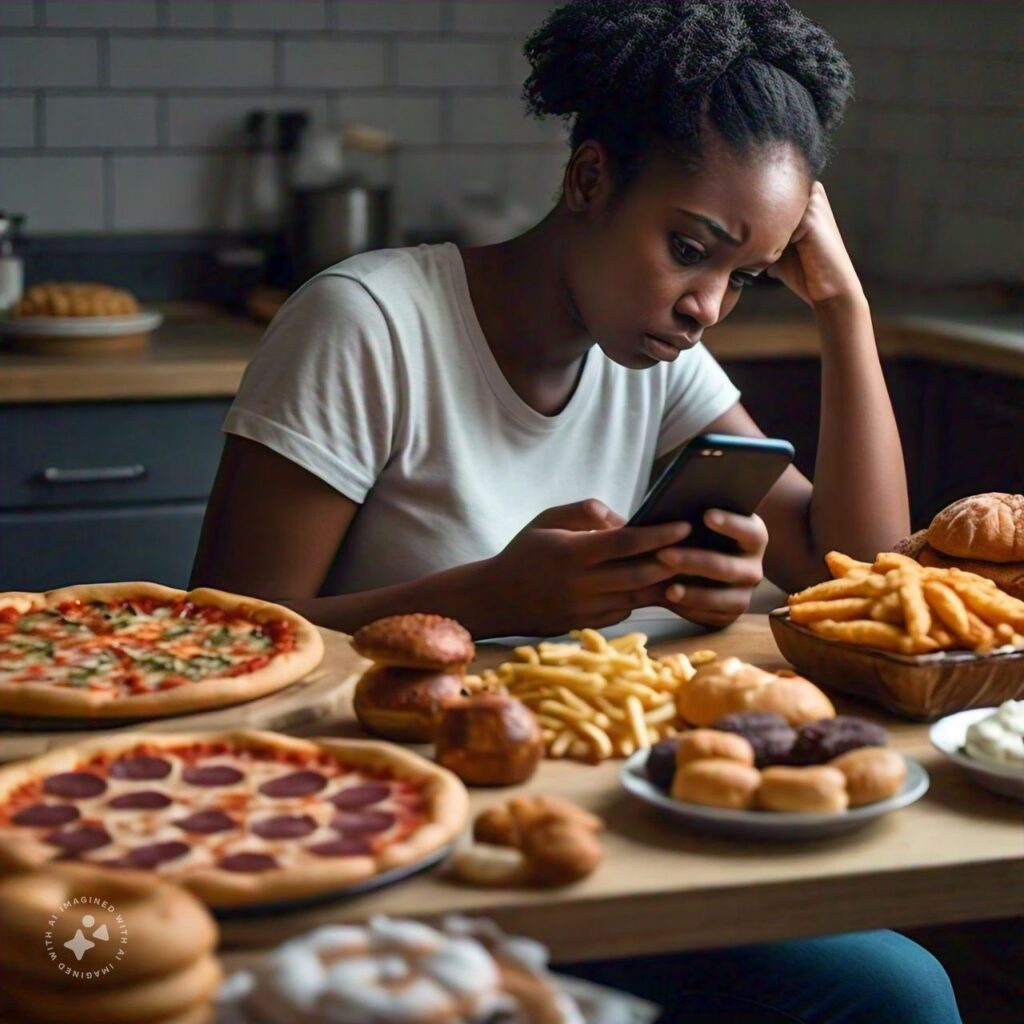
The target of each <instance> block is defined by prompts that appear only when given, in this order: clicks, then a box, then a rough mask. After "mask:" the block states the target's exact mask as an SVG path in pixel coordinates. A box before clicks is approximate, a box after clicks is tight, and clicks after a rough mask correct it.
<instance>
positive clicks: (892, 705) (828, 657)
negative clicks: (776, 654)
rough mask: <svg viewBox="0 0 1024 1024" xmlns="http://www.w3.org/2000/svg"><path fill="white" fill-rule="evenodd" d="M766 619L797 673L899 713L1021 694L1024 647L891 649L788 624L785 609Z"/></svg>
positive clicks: (990, 702) (935, 712) (945, 710)
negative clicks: (993, 650)
mask: <svg viewBox="0 0 1024 1024" xmlns="http://www.w3.org/2000/svg"><path fill="white" fill-rule="evenodd" d="M768 623H769V625H770V626H771V630H772V636H773V637H774V638H775V643H776V645H777V646H778V648H779V651H780V652H781V653H782V656H783V657H784V658H785V659H786V660H787V661H788V662H790V663H791V664H792V665H793V666H795V668H796V670H797V671H798V672H799V673H800V674H801V675H804V676H806V677H807V678H808V679H811V680H813V681H814V682H815V683H817V684H818V685H819V686H822V687H824V688H826V689H829V690H837V691H839V692H840V693H847V694H849V695H850V696H851V697H859V698H861V699H862V700H867V701H870V702H871V703H873V704H879V705H881V706H882V707H883V708H886V709H887V710H888V711H892V712H893V713H894V714H897V715H900V716H901V717H903V718H911V719H914V720H916V721H923V722H931V721H934V720H935V719H937V718H941V717H942V716H943V715H948V714H952V713H953V712H954V711H963V710H965V709H966V708H982V707H994V706H997V705H999V704H1001V703H1002V702H1003V701H1004V700H1019V699H1021V698H1024V651H1012V652H1008V653H1000V654H974V653H973V652H971V651H942V652H939V653H938V654H918V655H910V654H893V653H891V652H890V651H879V650H876V649H875V648H872V647H860V646H858V645H856V644H847V643H842V642H840V641H838V640H829V639H827V638H826V637H822V636H819V635H818V634H817V633H815V632H814V631H813V630H810V629H808V628H807V627H806V626H801V625H797V624H796V623H795V622H791V621H790V618H789V609H788V608H777V609H776V610H775V611H773V612H772V613H771V614H770V615H769V616H768Z"/></svg>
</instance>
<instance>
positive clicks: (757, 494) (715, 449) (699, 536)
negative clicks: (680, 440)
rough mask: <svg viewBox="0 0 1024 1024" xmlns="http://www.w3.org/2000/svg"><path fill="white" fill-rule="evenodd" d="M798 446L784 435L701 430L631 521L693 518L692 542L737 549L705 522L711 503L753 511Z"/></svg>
mask: <svg viewBox="0 0 1024 1024" xmlns="http://www.w3.org/2000/svg"><path fill="white" fill-rule="evenodd" d="M793 456H794V451H793V446H792V445H791V444H790V443H789V442H788V441H784V440H781V439H779V438H757V437H740V436H734V435H731V434H729V435H726V434H701V435H698V436H697V437H695V438H693V439H692V440H691V441H690V442H689V443H688V444H687V445H686V447H685V448H684V449H683V450H682V451H681V452H680V453H679V454H678V455H677V456H676V458H675V459H673V460H672V462H671V463H670V464H669V466H668V467H667V468H666V469H665V471H664V472H663V473H662V474H661V476H660V477H659V478H658V480H657V481H656V482H655V483H654V485H653V486H652V487H651V489H650V491H649V492H648V493H647V496H646V497H645V498H644V500H643V503H642V504H641V505H640V508H639V509H637V511H636V513H635V514H634V515H633V518H632V519H631V520H630V521H629V525H630V526H651V525H654V524H656V523H667V522H687V523H690V524H691V525H692V526H693V532H692V533H691V534H690V535H689V536H688V537H687V538H686V540H685V541H684V542H683V543H684V544H686V545H688V546H691V547H702V548H710V549H711V550H713V551H726V552H733V551H735V550H736V544H735V542H734V541H732V540H730V539H729V538H728V537H723V536H722V535H721V534H720V533H716V532H715V531H714V530H711V529H710V528H708V527H707V526H705V525H704V513H705V512H706V511H707V510H708V509H711V508H720V509H724V510H725V511H727V512H737V513H739V514H740V515H745V516H749V515H753V513H754V512H755V511H756V510H757V506H758V505H760V504H761V502H762V501H763V500H764V497H765V495H766V494H767V493H768V492H769V491H770V490H771V489H772V487H773V486H774V485H775V483H776V481H777V480H778V479H779V477H780V476H782V474H783V473H784V472H785V471H786V467H787V466H789V465H790V463H791V462H792V461H793Z"/></svg>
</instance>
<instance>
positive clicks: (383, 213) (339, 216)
mask: <svg viewBox="0 0 1024 1024" xmlns="http://www.w3.org/2000/svg"><path fill="white" fill-rule="evenodd" d="M390 230H391V189H390V188H389V187H387V186H384V185H369V184H367V183H365V182H363V181H360V180H358V179H351V178H349V179H342V180H341V181H339V182H337V183H336V184H332V185H327V186H325V187H323V188H310V189H300V190H297V191H296V192H295V193H294V207H293V219H292V245H293V248H292V252H293V253H294V254H295V260H296V263H297V264H298V268H297V269H298V271H299V274H300V276H302V277H309V276H310V275H311V274H315V273H317V272H318V271H320V270H323V269H324V267H329V266H331V265H332V264H334V263H337V262H338V261H339V260H343V259H346V258H347V257H349V256H354V255H355V254H356V253H359V252H366V251H368V250H369V249H381V248H384V247H385V246H387V245H388V244H389V240H390Z"/></svg>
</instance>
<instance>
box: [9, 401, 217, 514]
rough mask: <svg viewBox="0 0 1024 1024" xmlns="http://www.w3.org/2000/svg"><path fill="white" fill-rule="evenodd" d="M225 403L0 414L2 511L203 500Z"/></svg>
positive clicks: (29, 408) (26, 408) (16, 408)
mask: <svg viewBox="0 0 1024 1024" xmlns="http://www.w3.org/2000/svg"><path fill="white" fill-rule="evenodd" d="M229 405H230V402H228V401H227V400H226V399H201V400H192V401H166V402H81V403H79V402H71V403H68V404H67V405H61V404H51V405H8V406H5V407H2V408H0V508H4V509H14V508H17V509H29V508H33V509H34V508H70V507H76V508H78V507H83V506H90V507H91V506H95V505H122V506H123V505H127V504H133V503H135V502H156V501H164V502H168V501H198V500H203V501H205V500H206V496H207V495H208V494H209V493H210V487H211V485H212V484H213V477H214V474H215V473H216V470H217V461H218V459H219V458H220V452H221V442H222V439H223V436H222V434H221V432H220V427H221V424H222V423H223V421H224V415H225V413H226V412H227V409H228V407H229Z"/></svg>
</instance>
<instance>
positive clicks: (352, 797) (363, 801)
mask: <svg viewBox="0 0 1024 1024" xmlns="http://www.w3.org/2000/svg"><path fill="white" fill-rule="evenodd" d="M390 794H391V787H390V786H388V785H386V784H385V783H383V782H363V783H360V784H359V785H358V786H349V787H348V788H347V789H342V790H339V791H338V792H337V793H335V794H334V796H332V797H329V798H328V799H329V800H330V801H331V803H332V804H334V806H335V807H337V808H338V810H339V811H349V810H352V809H354V808H358V807H369V806H370V805H371V804H379V803H380V802H381V800H386V799H387V798H388V796H389V795H390Z"/></svg>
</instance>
